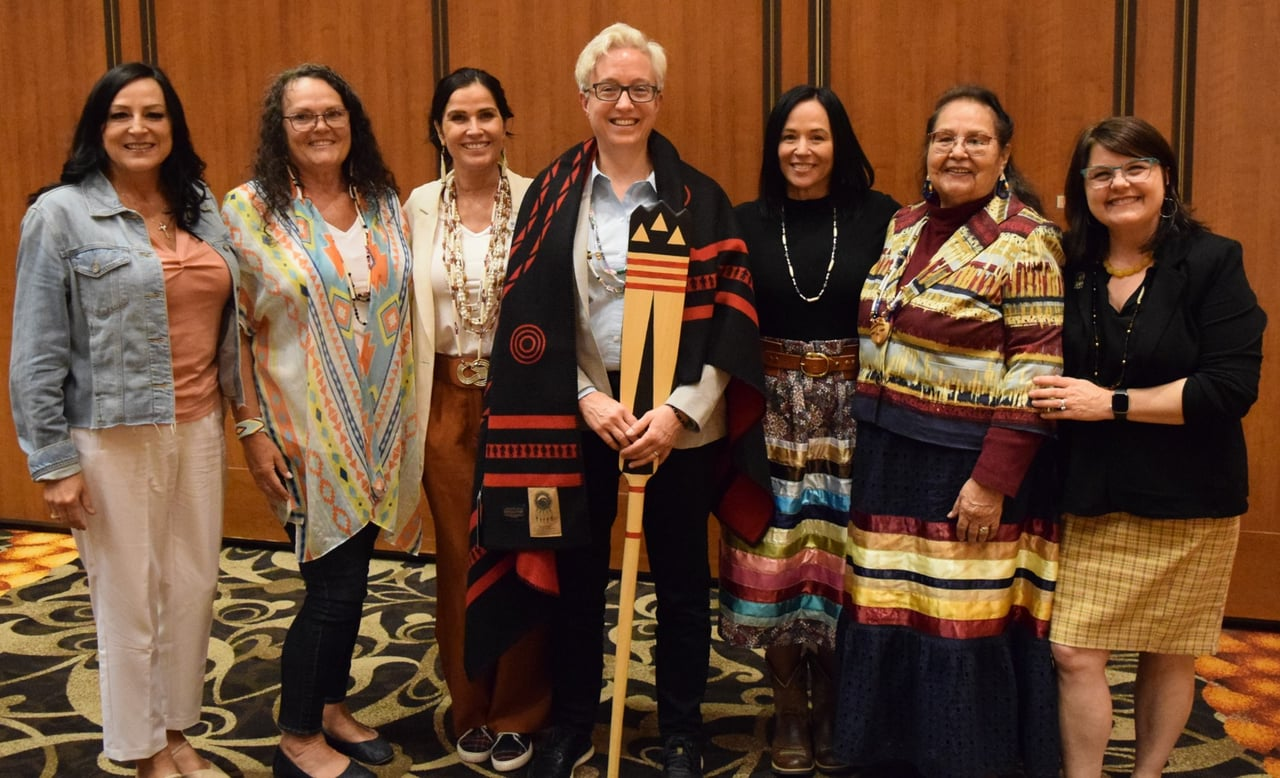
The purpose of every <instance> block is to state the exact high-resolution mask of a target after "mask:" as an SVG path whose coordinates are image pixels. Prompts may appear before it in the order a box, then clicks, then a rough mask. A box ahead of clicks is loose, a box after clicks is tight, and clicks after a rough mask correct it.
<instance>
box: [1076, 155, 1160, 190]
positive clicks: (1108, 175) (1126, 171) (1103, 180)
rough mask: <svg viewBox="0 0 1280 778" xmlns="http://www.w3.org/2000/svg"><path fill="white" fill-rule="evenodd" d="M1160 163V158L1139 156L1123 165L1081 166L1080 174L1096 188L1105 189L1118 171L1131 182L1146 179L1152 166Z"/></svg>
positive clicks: (1134, 182)
mask: <svg viewBox="0 0 1280 778" xmlns="http://www.w3.org/2000/svg"><path fill="white" fill-rule="evenodd" d="M1159 164H1160V160H1158V159H1156V158H1155V157H1138V158H1137V159H1131V160H1129V161H1128V162H1126V163H1124V164H1123V165H1090V166H1089V167H1086V168H1081V169H1080V175H1082V176H1084V180H1085V183H1087V184H1088V185H1089V186H1091V187H1093V188H1094V189H1104V188H1106V187H1108V186H1111V182H1112V181H1114V180H1115V178H1116V173H1119V174H1120V175H1122V176H1124V180H1126V181H1128V182H1129V183H1131V184H1136V183H1138V182H1139V181H1146V180H1147V178H1148V177H1150V175H1151V168H1153V167H1155V166H1156V165H1159Z"/></svg>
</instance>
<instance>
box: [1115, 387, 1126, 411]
mask: <svg viewBox="0 0 1280 778" xmlns="http://www.w3.org/2000/svg"><path fill="white" fill-rule="evenodd" d="M1111 412H1112V413H1115V414H1125V413H1128V412H1129V393H1128V392H1127V391H1125V390H1124V389H1117V390H1116V391H1114V392H1112V393H1111Z"/></svg>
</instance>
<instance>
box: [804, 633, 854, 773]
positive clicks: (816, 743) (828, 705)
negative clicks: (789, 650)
mask: <svg viewBox="0 0 1280 778" xmlns="http://www.w3.org/2000/svg"><path fill="white" fill-rule="evenodd" d="M834 671H835V652H834V651H833V650H832V649H830V648H819V649H818V650H817V652H816V653H814V654H810V655H809V694H810V695H811V699H812V700H813V712H812V714H811V716H812V722H813V723H812V726H813V761H814V764H815V765H817V767H818V769H819V770H820V771H822V772H823V773H825V774H827V775H839V774H841V773H846V772H849V770H850V765H848V764H846V763H845V762H844V760H842V759H840V757H838V756H836V743H835V716H836V690H835V681H834V680H833V679H834V676H835V672H834Z"/></svg>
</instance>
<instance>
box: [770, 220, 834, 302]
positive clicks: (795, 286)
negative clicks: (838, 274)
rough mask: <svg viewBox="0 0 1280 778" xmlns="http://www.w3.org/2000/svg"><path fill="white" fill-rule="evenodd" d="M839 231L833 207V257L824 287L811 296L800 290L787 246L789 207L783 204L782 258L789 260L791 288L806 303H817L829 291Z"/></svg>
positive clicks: (823, 282)
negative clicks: (828, 286)
mask: <svg viewBox="0 0 1280 778" xmlns="http://www.w3.org/2000/svg"><path fill="white" fill-rule="evenodd" d="M838 236H839V231H838V230H837V229H836V209H835V208H832V209H831V259H829V260H827V275H826V276H825V277H824V278H823V279H822V288H821V289H819V290H818V293H817V294H815V295H813V296H812V297H810V296H809V295H807V294H805V293H804V292H801V291H800V286H799V285H798V284H797V283H796V269H795V268H794V267H793V266H792V265H791V250H790V249H789V248H788V247H787V207H786V206H785V205H784V206H782V258H783V259H785V260H786V262H787V275H789V276H791V288H792V289H794V290H796V294H798V295H800V299H801V300H804V301H805V302H806V303H816V302H818V301H819V300H821V299H822V295H824V294H826V292H827V284H828V283H830V282H831V269H832V268H833V267H835V266H836V240H837V238H838Z"/></svg>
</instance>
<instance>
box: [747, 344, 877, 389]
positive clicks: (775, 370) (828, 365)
mask: <svg viewBox="0 0 1280 778" xmlns="http://www.w3.org/2000/svg"><path fill="white" fill-rule="evenodd" d="M760 358H761V359H762V360H763V361H764V374H765V375H767V376H774V377H777V376H780V375H782V374H783V373H784V372H785V371H788V370H799V371H800V372H801V373H804V374H805V375H807V376H809V377H810V378H825V377H826V376H828V375H830V374H831V373H839V374H840V375H841V376H843V377H844V378H845V379H846V380H852V379H853V378H855V377H856V376H855V373H856V372H857V369H858V352H857V346H851V347H849V348H847V349H845V351H844V353H841V354H837V355H831V354H823V353H822V352H820V351H806V352H805V353H803V354H788V353H787V352H785V351H779V350H778V347H777V345H776V344H774V343H771V342H769V341H767V340H762V341H760Z"/></svg>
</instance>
